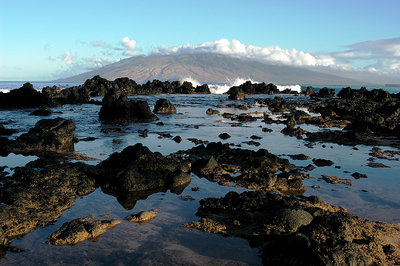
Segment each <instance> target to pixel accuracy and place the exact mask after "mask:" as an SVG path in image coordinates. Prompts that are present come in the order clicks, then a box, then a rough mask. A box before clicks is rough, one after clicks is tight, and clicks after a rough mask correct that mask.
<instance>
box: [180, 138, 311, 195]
mask: <svg viewBox="0 0 400 266" xmlns="http://www.w3.org/2000/svg"><path fill="white" fill-rule="evenodd" d="M184 154H185V155H188V157H187V158H188V160H189V161H190V162H192V170H193V172H194V173H195V174H196V175H198V176H199V177H205V178H207V179H208V180H210V181H213V182H227V183H230V182H235V183H236V184H237V185H239V186H243V187H247V188H253V189H254V188H256V189H261V190H277V191H280V192H283V193H293V194H301V193H303V192H304V191H305V190H306V188H305V187H304V184H303V179H304V178H305V177H306V175H305V174H303V173H301V172H299V171H298V170H297V169H296V168H295V166H294V165H292V164H290V163H289V161H288V160H286V159H282V158H279V157H278V156H276V155H274V154H271V153H269V152H268V151H267V150H265V149H260V150H258V151H251V150H244V149H231V148H230V147H229V144H222V143H221V142H218V143H214V142H212V143H209V144H208V145H207V146H204V145H199V146H197V147H194V148H192V149H190V150H187V151H185V152H184ZM277 172H280V173H279V174H277Z"/></svg>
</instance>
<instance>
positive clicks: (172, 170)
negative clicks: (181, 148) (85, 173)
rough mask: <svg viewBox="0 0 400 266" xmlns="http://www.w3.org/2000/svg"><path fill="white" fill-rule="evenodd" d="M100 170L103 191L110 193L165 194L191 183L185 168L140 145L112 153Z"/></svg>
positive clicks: (184, 165)
mask: <svg viewBox="0 0 400 266" xmlns="http://www.w3.org/2000/svg"><path fill="white" fill-rule="evenodd" d="M99 167H100V169H101V171H102V177H101V180H100V182H101V184H102V188H103V190H106V191H111V192H110V193H113V192H115V193H118V192H123V191H126V192H134V191H146V190H163V189H169V188H173V187H179V186H183V185H187V184H188V183H190V174H189V167H188V166H187V165H186V164H184V163H182V162H180V161H178V160H176V159H174V158H172V157H166V156H163V155H161V154H160V153H158V152H155V153H153V152H151V151H150V150H149V149H148V148H147V147H144V146H143V145H142V144H140V143H138V144H136V145H134V146H129V147H127V148H125V149H124V150H123V151H122V152H121V153H113V154H112V155H111V156H110V157H109V158H108V159H107V160H105V161H103V162H102V163H100V165H99Z"/></svg>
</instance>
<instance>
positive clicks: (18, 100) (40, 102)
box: [0, 83, 51, 109]
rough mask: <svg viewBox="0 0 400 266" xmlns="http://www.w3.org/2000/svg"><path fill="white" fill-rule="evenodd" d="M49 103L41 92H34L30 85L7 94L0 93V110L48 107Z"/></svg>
mask: <svg viewBox="0 0 400 266" xmlns="http://www.w3.org/2000/svg"><path fill="white" fill-rule="evenodd" d="M49 105H51V101H50V100H49V98H48V97H46V96H45V95H44V94H42V93H41V92H39V91H37V90H35V89H34V88H33V86H32V84H30V83H25V84H24V85H23V86H22V87H21V88H19V89H15V90H11V91H10V92H8V93H3V92H0V109H1V108H36V107H40V106H49Z"/></svg>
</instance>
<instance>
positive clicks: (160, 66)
mask: <svg viewBox="0 0 400 266" xmlns="http://www.w3.org/2000/svg"><path fill="white" fill-rule="evenodd" d="M96 75H99V76H101V77H103V78H106V79H109V80H114V79H116V78H120V77H128V78H130V79H133V80H135V81H136V82H138V83H143V82H146V81H148V80H154V79H158V80H180V79H182V78H192V79H194V80H196V81H198V82H199V83H202V84H205V83H207V84H211V83H228V82H229V81H232V80H235V79H236V78H243V79H251V80H253V81H255V82H266V83H267V82H268V83H275V84H285V85H288V84H308V85H325V84H326V85H328V84H329V85H368V84H370V83H367V82H362V81H359V80H355V79H350V78H344V77H340V76H337V75H333V74H327V73H321V72H317V71H313V70H309V69H305V68H301V67H293V66H286V65H273V64H266V63H263V62H260V61H256V60H251V59H243V58H237V57H232V56H228V55H222V54H214V53H197V54H175V55H149V56H135V57H130V58H126V59H123V60H121V61H119V62H116V63H113V64H110V65H107V66H104V67H102V68H98V69H95V70H92V71H89V72H85V73H82V74H79V75H75V76H71V77H68V78H63V79H58V80H57V81H58V82H83V81H85V80H87V79H90V78H92V77H93V76H96Z"/></svg>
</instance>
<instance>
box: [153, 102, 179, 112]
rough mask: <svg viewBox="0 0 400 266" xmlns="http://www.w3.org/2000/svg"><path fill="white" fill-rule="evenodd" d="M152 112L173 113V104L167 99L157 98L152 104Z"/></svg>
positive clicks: (174, 110)
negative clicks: (154, 103) (153, 104)
mask: <svg viewBox="0 0 400 266" xmlns="http://www.w3.org/2000/svg"><path fill="white" fill-rule="evenodd" d="M153 112H154V113H156V114H175V113H176V108H175V106H174V105H173V104H172V103H171V102H170V101H169V100H167V99H159V100H157V102H156V105H155V106H154V110H153Z"/></svg>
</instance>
